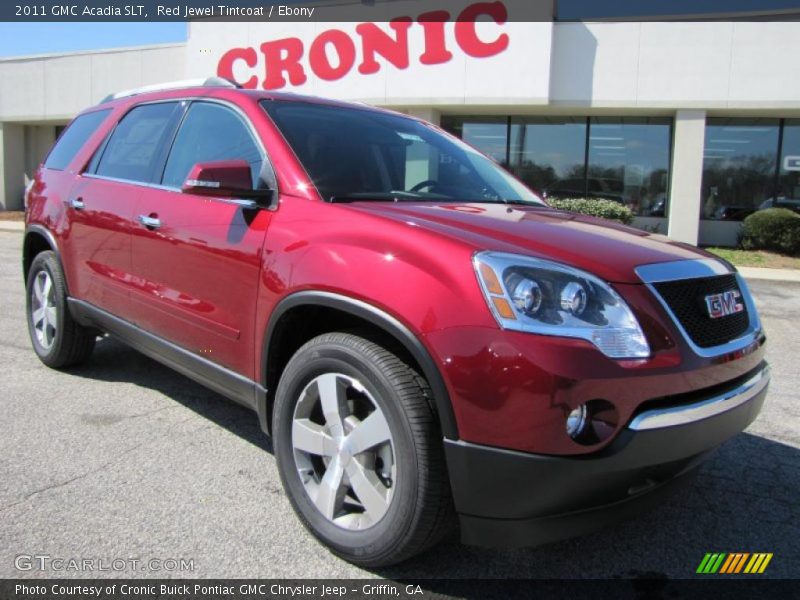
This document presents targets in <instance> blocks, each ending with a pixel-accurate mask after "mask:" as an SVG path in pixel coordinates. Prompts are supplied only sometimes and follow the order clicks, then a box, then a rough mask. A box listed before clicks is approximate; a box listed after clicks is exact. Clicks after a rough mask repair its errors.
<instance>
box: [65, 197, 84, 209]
mask: <svg viewBox="0 0 800 600" xmlns="http://www.w3.org/2000/svg"><path fill="white" fill-rule="evenodd" d="M69 205H70V206H71V207H72V208H74V209H75V210H83V209H84V207H85V206H86V205H85V204H84V203H83V198H73V199H72V200H70V201H69Z"/></svg>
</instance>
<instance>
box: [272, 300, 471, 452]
mask: <svg viewBox="0 0 800 600" xmlns="http://www.w3.org/2000/svg"><path fill="white" fill-rule="evenodd" d="M310 315H316V316H317V317H320V316H321V317H324V319H313V320H312V319H308V318H307V317H308V316H310ZM312 322H313V323H314V324H316V326H309V323H312ZM297 323H301V324H303V327H302V331H300V332H297V331H296V330H295V329H293V325H295V324H297ZM341 329H345V330H351V331H352V330H355V331H358V332H361V333H366V334H367V335H369V334H372V335H375V336H378V339H377V340H375V341H379V342H383V343H386V344H388V345H389V346H390V348H389V349H390V350H393V351H395V352H397V353H399V354H400V355H401V357H403V358H405V359H407V360H408V359H410V361H411V362H412V363H413V366H415V367H416V368H418V370H419V371H420V374H421V375H422V376H424V377H425V379H426V380H427V382H428V385H429V386H430V388H431V393H432V396H433V397H432V399H431V400H432V408H433V410H434V413H435V414H436V417H437V419H438V421H439V425H440V427H441V431H442V434H443V435H444V437H445V438H448V439H451V440H457V439H458V427H457V424H456V419H455V415H454V413H453V407H452V404H451V401H450V394H449V392H448V391H447V386H446V385H445V382H444V379H443V377H442V375H441V372H440V371H439V368H438V367H437V365H436V363H435V361H434V359H433V357H432V356H431V355H430V353H429V352H428V350H427V349H426V348H425V346H424V345H423V344H422V342H421V341H420V340H419V338H418V337H417V336H416V335H415V334H414V333H413V332H412V331H411V330H410V329H409V328H408V327H407V326H406V325H405V324H403V323H402V322H401V321H400V320H399V319H397V318H396V317H394V316H392V315H390V314H389V313H387V312H385V311H383V310H381V309H379V308H377V307H375V306H373V305H371V304H369V303H367V302H364V301H362V300H357V299H355V298H350V297H348V296H343V295H340V294H334V293H331V292H324V291H312V290H309V291H302V292H296V293H294V294H291V295H289V296H287V297H286V298H284V299H283V300H282V301H281V302H280V303H279V304H278V305H277V307H276V308H275V309H274V310H273V311H272V314H271V315H270V319H269V323H268V325H267V330H266V333H265V335H264V341H263V346H262V353H261V366H262V382H261V383H262V385H263V387H264V389H265V390H266V393H265V394H262V395H261V396H262V397H261V398H259V399H258V404H259V406H258V413H259V419H260V421H261V426H262V428H263V429H264V430H265V431H270V426H271V423H270V421H271V413H272V402H273V398H274V392H275V389H276V387H277V383H278V379H279V378H280V375H281V372H282V371H283V368H284V367H285V365H286V363H287V362H288V360H289V358H291V356H292V355H293V354H294V352H295V351H296V350H297V349H298V348H299V347H300V346H302V345H303V344H304V343H305V342H307V341H308V340H310V339H312V338H313V337H316V335H320V334H322V333H328V332H330V331H338V330H341Z"/></svg>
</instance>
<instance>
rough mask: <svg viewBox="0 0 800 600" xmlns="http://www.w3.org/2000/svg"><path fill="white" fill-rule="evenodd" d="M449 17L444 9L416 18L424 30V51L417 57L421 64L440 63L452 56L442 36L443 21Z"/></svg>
mask: <svg viewBox="0 0 800 600" xmlns="http://www.w3.org/2000/svg"><path fill="white" fill-rule="evenodd" d="M449 19H450V13H449V12H447V11H446V10H436V11H433V12H429V13H425V14H424V15H420V16H419V18H418V19H417V21H418V22H419V24H420V25H422V28H423V29H424V30H425V52H423V53H422V56H420V57H419V62H421V63H422V64H423V65H440V64H442V63H446V62H447V61H448V60H450V59H451V58H453V54H452V53H451V52H450V51H449V50H448V49H447V42H446V41H445V37H444V23H445V21H447V20H449Z"/></svg>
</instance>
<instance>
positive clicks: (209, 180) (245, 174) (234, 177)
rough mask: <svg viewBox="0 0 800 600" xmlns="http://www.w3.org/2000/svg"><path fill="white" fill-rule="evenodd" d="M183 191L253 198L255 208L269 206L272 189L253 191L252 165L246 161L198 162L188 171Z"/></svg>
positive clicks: (225, 196) (235, 197)
mask: <svg viewBox="0 0 800 600" xmlns="http://www.w3.org/2000/svg"><path fill="white" fill-rule="evenodd" d="M181 191H182V192H183V193H185V194H197V195H199V196H215V197H217V198H231V199H246V200H250V201H251V204H252V207H253V208H255V207H257V206H267V205H268V204H269V202H270V200H271V198H272V190H254V189H253V179H252V174H251V171H250V165H249V164H248V163H247V161H245V160H240V159H237V160H217V161H213V162H201V163H197V164H196V165H195V166H193V167H192V170H191V171H189V176H188V177H187V178H186V181H184V182H183V186H182V187H181Z"/></svg>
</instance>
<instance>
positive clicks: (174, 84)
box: [100, 77, 241, 104]
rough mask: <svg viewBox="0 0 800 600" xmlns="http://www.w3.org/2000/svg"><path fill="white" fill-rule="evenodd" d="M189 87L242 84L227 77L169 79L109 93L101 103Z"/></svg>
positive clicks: (236, 85) (236, 86)
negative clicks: (164, 81)
mask: <svg viewBox="0 0 800 600" xmlns="http://www.w3.org/2000/svg"><path fill="white" fill-rule="evenodd" d="M189 87H224V88H232V89H239V88H241V86H240V85H238V84H236V83H234V82H232V81H230V80H228V79H225V78H223V77H207V78H205V79H183V80H181V81H168V82H166V83H156V84H154V85H145V86H142V87H139V88H134V89H131V90H125V91H123V92H117V93H116V94H109V95H108V96H106V97H105V98H103V99H102V100H101V101H100V104H105V103H106V102H110V101H111V100H117V99H119V98H125V97H127V96H136V95H137V94H146V93H147V92H160V91H164V90H179V89H181V88H189Z"/></svg>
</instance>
